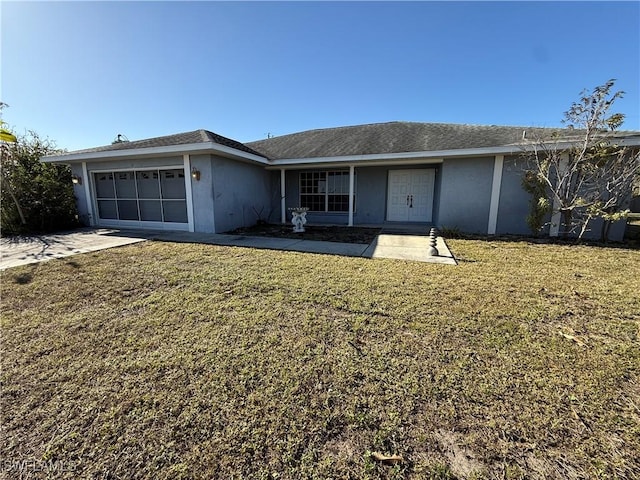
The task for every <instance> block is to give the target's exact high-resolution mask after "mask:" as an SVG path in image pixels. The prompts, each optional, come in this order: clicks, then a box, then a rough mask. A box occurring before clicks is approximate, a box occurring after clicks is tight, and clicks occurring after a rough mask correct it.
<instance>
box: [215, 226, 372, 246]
mask: <svg viewBox="0 0 640 480" xmlns="http://www.w3.org/2000/svg"><path fill="white" fill-rule="evenodd" d="M228 233H230V234H232V235H247V236H257V237H278V238H295V239H298V240H318V241H322V242H340V243H371V242H373V240H374V239H375V238H376V236H377V235H378V234H379V233H380V229H379V228H368V227H342V226H324V225H323V226H306V227H305V232H303V233H296V232H294V231H293V227H292V226H291V225H274V224H263V225H254V226H252V227H243V228H238V229H236V230H233V231H232V232H228Z"/></svg>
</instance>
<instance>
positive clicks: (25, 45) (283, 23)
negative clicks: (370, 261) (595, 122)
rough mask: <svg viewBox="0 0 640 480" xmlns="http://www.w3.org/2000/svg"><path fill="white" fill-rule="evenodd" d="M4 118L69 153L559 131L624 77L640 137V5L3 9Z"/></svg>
mask: <svg viewBox="0 0 640 480" xmlns="http://www.w3.org/2000/svg"><path fill="white" fill-rule="evenodd" d="M0 9H1V10H0V13H1V22H2V38H1V40H2V51H1V55H2V57H1V59H2V60H1V61H2V64H1V67H2V71H1V81H2V83H1V91H0V99H1V100H2V101H3V102H5V103H7V104H9V106H10V107H9V108H7V109H5V110H4V112H3V120H4V121H5V122H7V124H8V125H9V126H10V127H11V128H12V129H13V131H14V132H16V133H24V131H25V130H27V129H32V130H35V131H37V132H38V133H39V134H40V135H42V136H46V137H49V138H51V139H52V140H54V141H55V142H56V143H57V145H58V146H59V147H61V148H67V149H69V150H74V149H79V148H87V147H93V146H98V145H105V144H109V143H111V141H112V140H113V139H114V138H115V137H116V135H117V134H118V133H122V134H124V135H126V136H127V137H128V138H129V139H130V140H137V139H142V138H148V137H154V136H160V135H168V134H172V133H178V132H184V131H189V130H195V129H198V128H205V129H208V130H212V131H214V132H216V133H219V134H221V135H224V136H227V137H231V138H234V139H236V140H239V141H243V142H246V141H251V140H259V139H262V138H266V136H267V134H272V135H283V134H287V133H293V132H298V131H303V130H309V129H314V128H326V127H335V126H343V125H356V124H363V123H376V122H387V121H394V120H402V121H417V122H450V123H470V124H489V125H490V124H501V125H518V126H559V125H561V123H560V121H561V120H562V114H563V112H564V111H566V110H567V109H568V107H569V106H570V105H571V102H573V101H575V100H577V99H578V96H579V93H580V92H581V91H582V90H583V89H585V88H588V89H592V88H593V87H595V86H596V85H600V84H602V83H604V82H605V81H606V80H608V79H609V78H616V79H618V81H617V83H616V88H617V89H620V90H624V91H625V92H627V93H626V96H625V98H623V99H622V100H620V101H619V102H618V103H617V104H616V107H617V108H616V109H615V110H616V111H620V112H622V113H625V114H626V115H627V121H626V123H625V125H624V127H625V128H626V129H632V130H640V112H639V110H640V92H639V90H640V4H639V3H638V2H620V3H617V2H566V3H562V2H531V3H528V2H491V3H490V2H407V3H387V2H354V3H346V2H345V3H342V2H318V3H315V2H259V3H253V2H230V3H223V2H188V3H187V2H66V3H56V2H42V3H40V2H12V1H2V2H0Z"/></svg>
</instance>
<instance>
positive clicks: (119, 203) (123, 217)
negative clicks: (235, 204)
mask: <svg viewBox="0 0 640 480" xmlns="http://www.w3.org/2000/svg"><path fill="white" fill-rule="evenodd" d="M93 181H94V187H95V192H96V207H97V210H96V211H97V212H98V223H99V224H100V225H104V226H132V227H147V228H172V229H179V230H182V229H188V217H187V200H186V186H185V175H184V169H181V168H179V169H154V170H126V171H111V172H95V173H94V174H93Z"/></svg>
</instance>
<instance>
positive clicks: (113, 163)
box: [87, 156, 183, 172]
mask: <svg viewBox="0 0 640 480" xmlns="http://www.w3.org/2000/svg"><path fill="white" fill-rule="evenodd" d="M182 165H183V160H182V156H175V157H164V158H143V159H136V160H131V159H124V160H109V161H105V162H87V169H88V170H89V172H91V171H92V170H103V171H104V170H131V169H135V168H153V167H169V166H170V167H175V166H179V167H182Z"/></svg>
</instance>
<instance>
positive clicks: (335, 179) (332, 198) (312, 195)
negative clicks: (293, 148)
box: [300, 170, 355, 212]
mask: <svg viewBox="0 0 640 480" xmlns="http://www.w3.org/2000/svg"><path fill="white" fill-rule="evenodd" d="M354 187H355V182H354ZM354 193H355V192H354ZM353 204H354V206H355V194H354V203H353ZM300 206H301V207H306V208H308V209H309V210H310V211H312V212H348V211H349V171H348V170H337V171H328V172H301V173H300Z"/></svg>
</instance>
